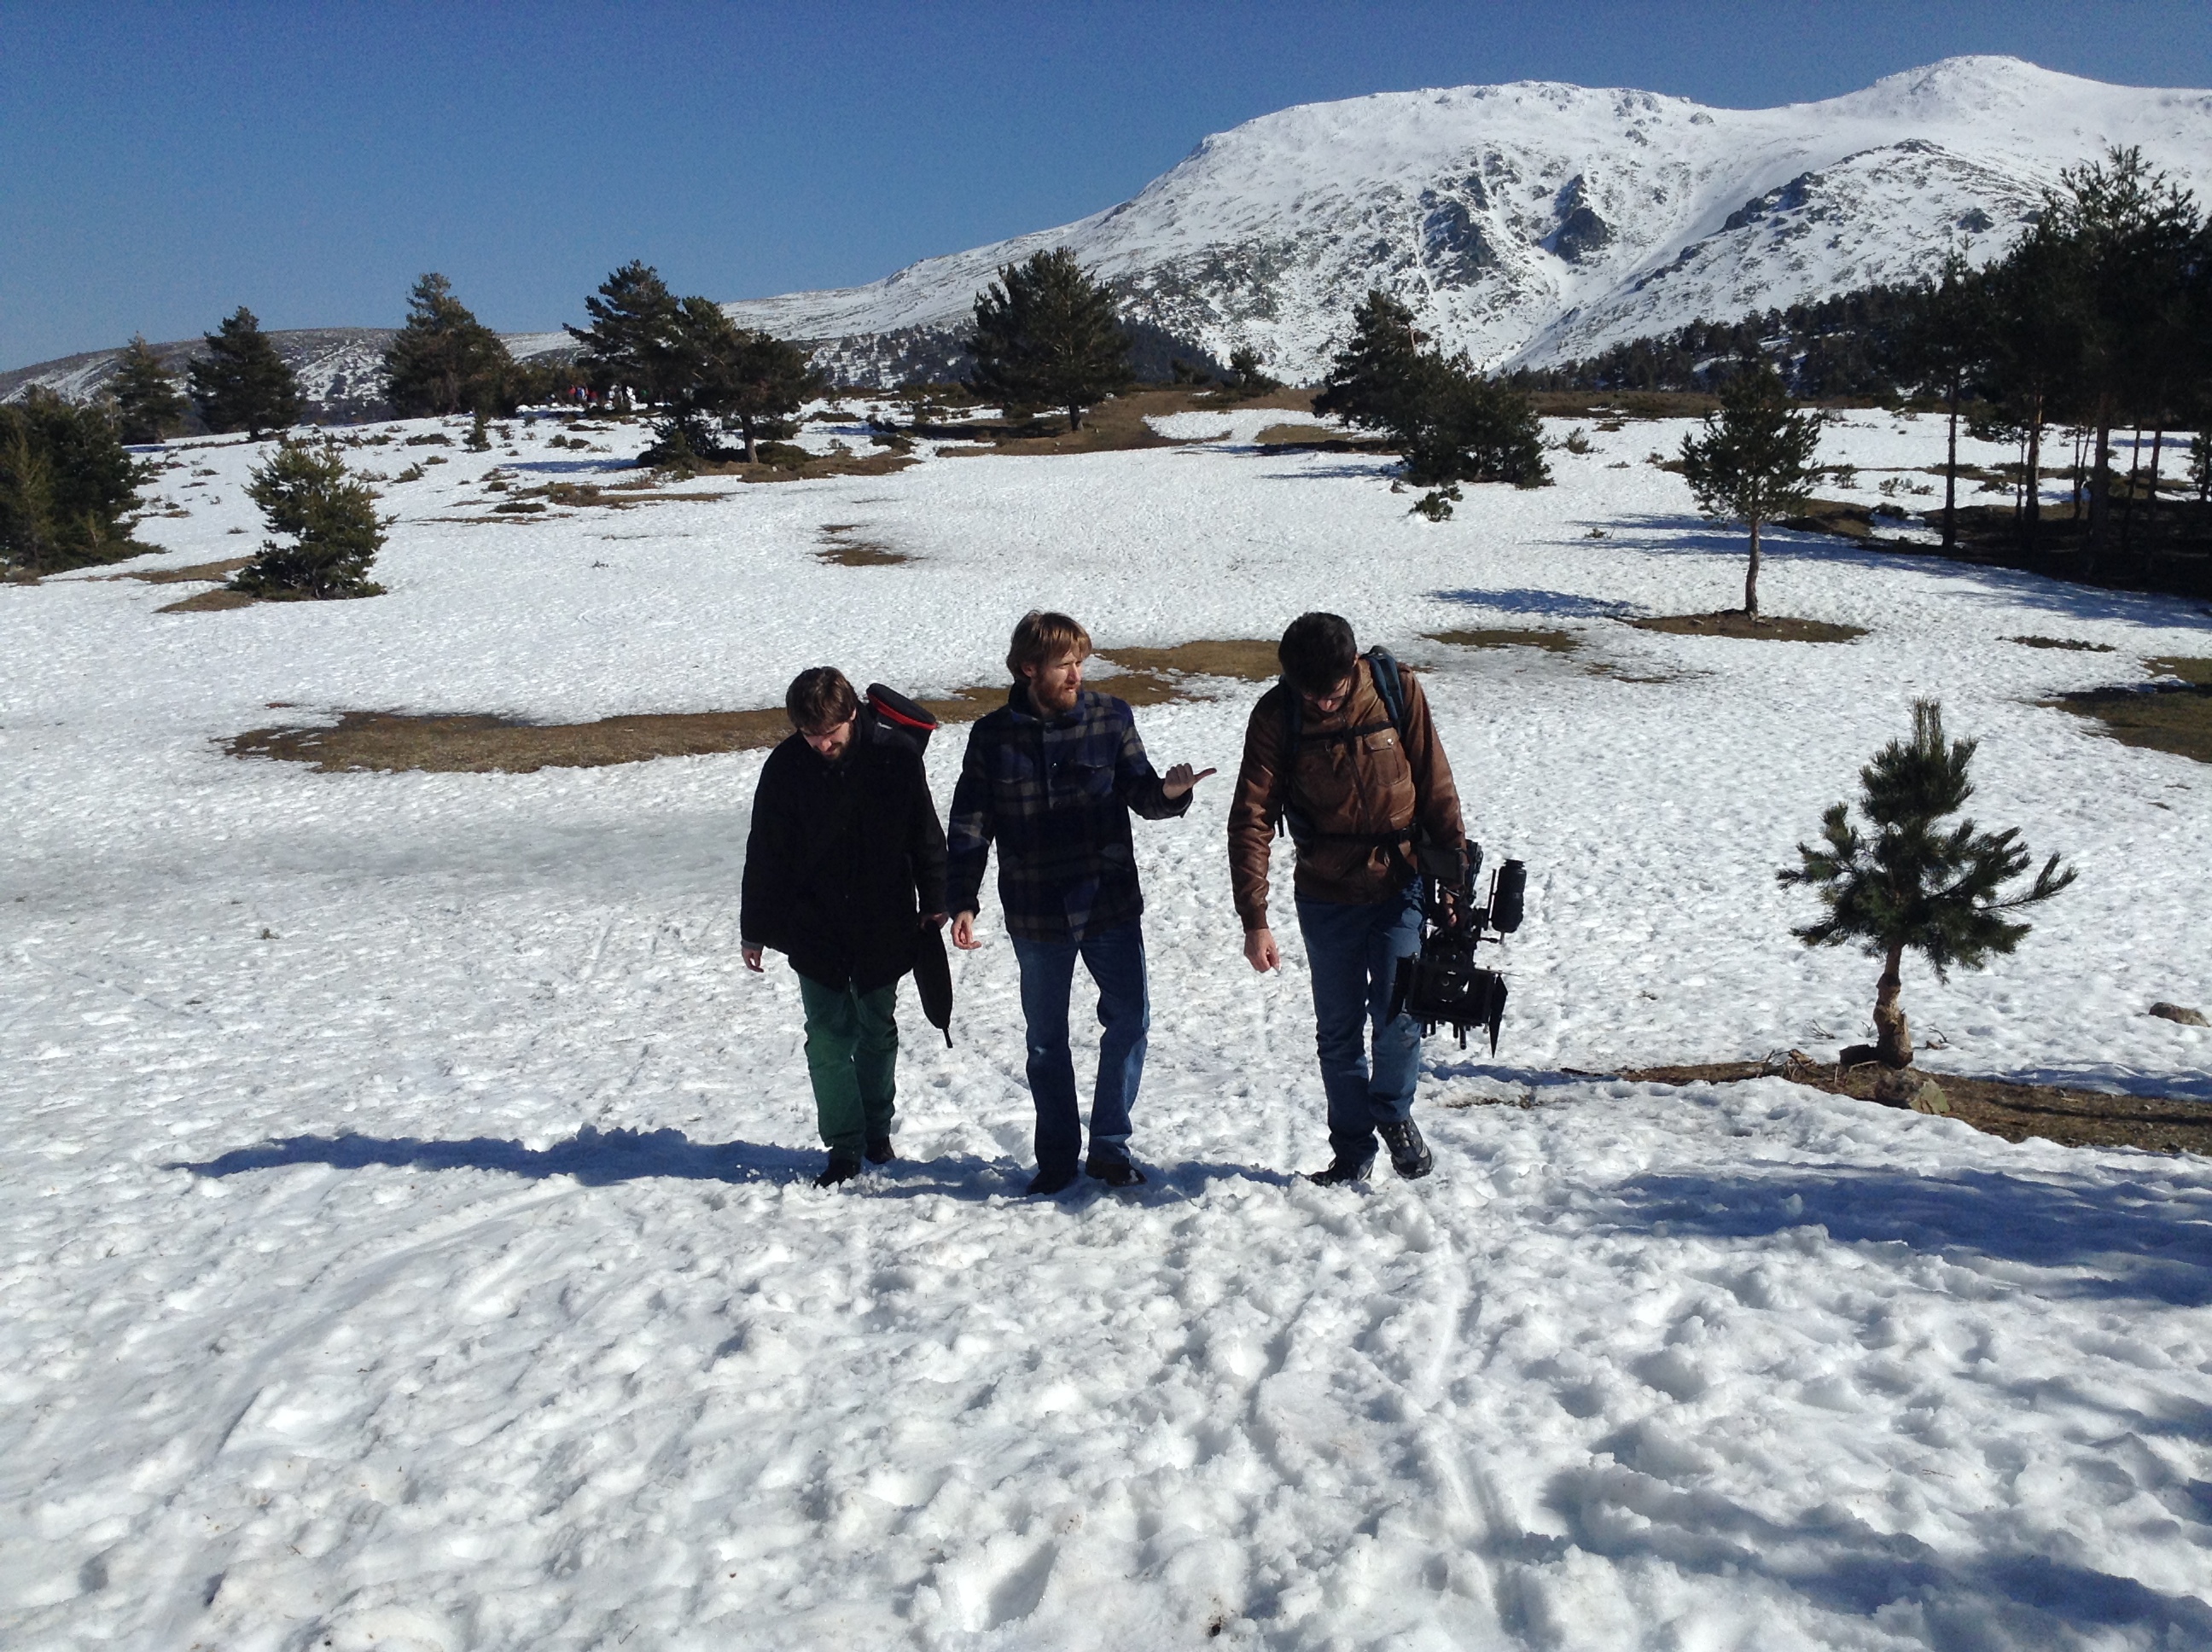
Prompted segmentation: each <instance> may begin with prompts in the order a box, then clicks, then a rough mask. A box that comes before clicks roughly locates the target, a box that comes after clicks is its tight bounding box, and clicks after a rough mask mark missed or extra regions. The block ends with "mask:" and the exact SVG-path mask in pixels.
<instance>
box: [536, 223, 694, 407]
mask: <svg viewBox="0 0 2212 1652" xmlns="http://www.w3.org/2000/svg"><path fill="white" fill-rule="evenodd" d="M584 309H585V311H586V313H587V314H589V315H590V316H591V318H592V325H590V326H588V327H565V329H564V330H565V331H567V332H568V336H569V337H572V338H574V339H575V340H576V342H577V343H580V344H581V345H582V346H583V347H584V349H583V367H584V370H585V371H586V373H587V374H590V375H591V378H592V383H593V384H594V385H595V386H597V387H598V388H599V390H600V391H601V392H604V393H605V394H608V395H611V396H613V397H615V398H618V399H619V398H621V396H622V394H623V392H624V391H625V390H628V391H631V392H635V393H636V394H637V395H638V396H639V397H640V398H641V399H643V400H644V401H645V402H646V403H647V404H659V403H660V402H663V401H665V400H666V399H667V398H668V394H669V392H670V389H671V386H672V382H673V381H674V380H675V379H676V378H677V376H678V368H677V354H678V352H677V330H678V323H679V321H680V319H681V316H680V313H679V309H680V307H679V306H678V304H677V301H676V297H675V295H673V294H672V293H671V292H670V291H669V290H668V285H667V283H666V282H664V281H662V280H661V278H660V274H659V271H658V270H655V269H653V266H652V265H651V264H646V263H644V262H642V261H641V260H639V259H636V258H633V259H631V260H630V261H629V263H628V264H624V265H623V267H622V268H621V269H619V270H616V271H615V272H614V273H613V274H612V275H611V276H608V277H607V278H606V279H605V281H603V282H600V283H599V294H598V295H597V296H596V297H591V298H586V300H585V301H584Z"/></svg>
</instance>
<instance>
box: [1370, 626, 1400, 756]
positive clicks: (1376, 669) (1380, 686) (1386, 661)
mask: <svg viewBox="0 0 2212 1652" xmlns="http://www.w3.org/2000/svg"><path fill="white" fill-rule="evenodd" d="M1367 669H1368V671H1369V672H1370V675H1372V676H1373V677H1374V678H1375V692H1376V696H1377V697H1378V698H1380V699H1381V700H1382V701H1383V710H1384V711H1386V712H1388V713H1389V714H1390V726H1391V727H1392V728H1395V729H1396V730H1397V731H1398V739H1399V741H1400V743H1401V744H1403V743H1404V741H1405V738H1406V679H1405V677H1404V675H1403V672H1404V670H1405V668H1404V667H1403V666H1401V665H1399V664H1398V659H1397V656H1396V655H1395V654H1393V653H1391V652H1390V651H1389V649H1388V648H1386V647H1383V645H1382V644H1381V643H1379V642H1378V643H1376V645H1375V646H1374V647H1372V648H1370V649H1369V650H1368V651H1367Z"/></svg>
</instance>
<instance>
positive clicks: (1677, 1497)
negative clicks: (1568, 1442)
mask: <svg viewBox="0 0 2212 1652" xmlns="http://www.w3.org/2000/svg"><path fill="white" fill-rule="evenodd" d="M2170 1478H2172V1477H2170ZM2197 1485H2201V1482H2197V1483H2192V1484H2191V1485H2181V1484H2180V1483H2179V1479H2178V1478H2176V1479H2174V1484H2172V1485H2166V1486H2161V1487H2156V1488H2152V1490H2153V1494H2154V1495H2157V1496H2160V1500H2161V1501H2163V1502H2165V1503H2167V1504H2168V1506H2169V1507H2172V1506H2174V1505H2175V1504H2177V1503H2179V1505H2180V1507H2181V1508H2182V1509H2185V1510H2187V1511H2188V1512H2189V1514H2190V1517H2191V1518H2192V1519H2194V1520H2202V1519H2203V1512H2202V1493H2201V1492H2200V1491H2197V1490H2196V1489H2195V1487H2196V1486H2197ZM1545 1501H1546V1503H1547V1504H1548V1505H1549V1506H1550V1507H1551V1508H1553V1509H1555V1510H1556V1511H1558V1512H1559V1514H1560V1515H1562V1516H1563V1517H1564V1518H1565V1521H1566V1522H1567V1525H1568V1527H1569V1528H1570V1530H1571V1532H1572V1534H1573V1536H1572V1539H1571V1541H1572V1543H1573V1545H1574V1546H1577V1547H1579V1548H1583V1549H1586V1550H1588V1551H1589V1552H1592V1553H1595V1554H1600V1555H1603V1556H1605V1557H1607V1558H1608V1559H1612V1560H1615V1561H1636V1560H1651V1559H1656V1560H1659V1561H1662V1562H1663V1563H1666V1564H1672V1565H1674V1566H1677V1567H1679V1568H1680V1569H1681V1570H1685V1571H1689V1572H1696V1573H1702V1574H1705V1575H1708V1576H1723V1577H1742V1576H1755V1577H1762V1578H1765V1579H1767V1580H1769V1581H1770V1582H1773V1583H1776V1584H1778V1585H1780V1586H1781V1587H1782V1588H1787V1589H1790V1590H1794V1591H1795V1592H1796V1593H1797V1594H1801V1595H1802V1596H1803V1597H1804V1598H1805V1599H1806V1600H1808V1602H1809V1603H1811V1604H1812V1605H1814V1606H1816V1607H1818V1608H1820V1609H1822V1610H1825V1611H1827V1612H1832V1613H1844V1614H1848V1615H1850V1616H1853V1617H1857V1618H1862V1619H1864V1618H1869V1617H1871V1616H1872V1615H1873V1614H1874V1613H1877V1612H1881V1611H1882V1610H1883V1609H1884V1608H1885V1607H1887V1608H1888V1609H1889V1611H1890V1613H1898V1612H1899V1610H1900V1608H1902V1609H1903V1610H1904V1611H1905V1612H1914V1613H1917V1616H1918V1617H1919V1619H1920V1625H1919V1628H1920V1630H1921V1632H1923V1633H1925V1634H1926V1635H1927V1636H1928V1637H1929V1640H1930V1641H1931V1642H1932V1643H1935V1644H1936V1645H1944V1646H1948V1645H1967V1644H1972V1645H1977V1646H1978V1645H1984V1644H2000V1643H2001V1644H2004V1645H2012V1646H2058V1645H2071V1644H2075V1643H2076V1637H2079V1636H2081V1635H2084V1634H2087V1635H2096V1634H2097V1631H2110V1630H2112V1629H2115V1628H2119V1627H2122V1626H2126V1627H2130V1628H2133V1629H2135V1630H2136V1631H2138V1632H2141V1631H2150V1633H2151V1634H2152V1636H2153V1637H2154V1640H2155V1643H2156V1644H2159V1645H2162V1646H2163V1645H2191V1646H2203V1645H2206V1644H2212V1606H2207V1605H2206V1604H2205V1603H2204V1602H2203V1600H2197V1599H2196V1598H2194V1597H2192V1596H2190V1595H2176V1594H2160V1592H2159V1591H2157V1590H2155V1589H2152V1588H2146V1587H2145V1586H2144V1585H2143V1584H2142V1583H2139V1582H2136V1581H2135V1580H2134V1579H2133V1578H2129V1577H2121V1576H2113V1575H2112V1574H2111V1573H2109V1572H2101V1571H2097V1570H2093V1569H2091V1568H2089V1567H2087V1566H2082V1565H2077V1564H2071V1563H2069V1562H2067V1561H2063V1560H2057V1559H2053V1558H2051V1557H2049V1556H2047V1555H2040V1554H2032V1553H2017V1552H2015V1553H2011V1554H2005V1553H1989V1552H1984V1553H1982V1554H1979V1555H1976V1556H1972V1557H1971V1558H1958V1559H1952V1558H1946V1557H1944V1556H1943V1555H1942V1554H1941V1553H1940V1552H1938V1551H1936V1549H1934V1548H1931V1547H1930V1546H1929V1545H1927V1544H1926V1543H1923V1542H1922V1541H1921V1540H1918V1539H1917V1538H1914V1537H1911V1536H1909V1535H1906V1534H1902V1533H1890V1532H1882V1531H1879V1530H1876V1529H1875V1527H1871V1526H1869V1525H1868V1524H1867V1523H1866V1522H1864V1521H1861V1520H1859V1519H1857V1518H1856V1517H1855V1516H1852V1515H1848V1514H1845V1513H1843V1512H1842V1511H1840V1510H1837V1511H1835V1512H1833V1513H1832V1514H1829V1515H1825V1516H1824V1515H1810V1516H1808V1517H1807V1518H1805V1519H1803V1520H1801V1521H1796V1523H1794V1524H1793V1523H1784V1522H1782V1521H1773V1520H1770V1519H1767V1518H1766V1517H1765V1516H1764V1515H1759V1514H1755V1513H1753V1512H1752V1511H1751V1510H1749V1509H1744V1508H1741V1507H1740V1506H1738V1505H1737V1504H1735V1503H1732V1502H1730V1501H1729V1499H1728V1498H1726V1497H1721V1496H1719V1495H1718V1494H1717V1493H1715V1492H1712V1491H1705V1490H1703V1489H1689V1490H1686V1489H1683V1488H1680V1487H1678V1486H1675V1485H1671V1484H1669V1483H1668V1482H1667V1481H1665V1480H1662V1479H1655V1478H1653V1477H1652V1476H1650V1475H1648V1474H1644V1473H1638V1472H1637V1471H1636V1470H1634V1469H1632V1468H1631V1467H1626V1466H1614V1465H1611V1464H1607V1465H1604V1466H1601V1467H1591V1468H1585V1469H1574V1470H1570V1471H1568V1472H1566V1473H1561V1474H1559V1475H1557V1476H1555V1477H1554V1478H1553V1479H1552V1481H1551V1482H1550V1484H1549V1485H1547V1488H1546V1492H1545ZM1525 1541H1528V1540H1524V1542H1525ZM1558 1541H1559V1540H1556V1539H1555V1540H1552V1542H1553V1543H1555V1544H1556V1543H1558ZM1530 1558H1537V1557H1534V1556H1532V1557H1530ZM1542 1558H1551V1557H1549V1556H1548V1555H1547V1556H1544V1557H1542ZM1906 1621H1910V1619H1906ZM1900 1626H1901V1625H1900ZM1992 1631H1995V1632H1994V1633H1993V1632H1992ZM2098 1641H2099V1644H2104V1643H2105V1642H2104V1639H2103V1637H2101V1636H2100V1637H2098ZM2130 1644H2138V1643H2137V1642H2135V1641H2133V1640H2132V1639H2131V1640H2130Z"/></svg>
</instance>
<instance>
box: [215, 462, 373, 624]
mask: <svg viewBox="0 0 2212 1652" xmlns="http://www.w3.org/2000/svg"><path fill="white" fill-rule="evenodd" d="M246 495H247V496H248V497H249V498H251V499H252V501H253V502H254V503H255V504H257V505H258V506H260V507H261V514H262V517H263V519H264V520H266V521H267V523H268V524H269V527H270V531H271V532H274V533H281V534H286V535H289V536H290V538H291V543H290V544H279V543H278V542H277V541H276V540H274V539H264V540H263V541H262V542H261V554H260V555H259V556H256V557H255V558H254V559H253V560H252V562H248V563H247V564H246V566H245V567H244V568H240V570H239V571H238V573H237V574H235V575H234V577H233V578H232V580H231V582H230V588H231V589H232V590H234V591H242V592H246V594H247V595H249V596H254V597H264V598H331V597H374V596H375V595H377V594H378V593H379V592H381V591H382V590H383V589H384V587H383V586H380V585H374V584H372V583H371V582H370V581H369V579H368V566H369V564H370V563H371V562H374V561H375V560H376V553H377V552H378V550H380V549H381V548H382V547H383V544H384V530H385V528H386V525H387V524H386V523H385V522H383V521H381V520H380V519H378V517H377V514H376V495H374V493H372V492H371V491H369V487H368V483H365V482H363V481H362V480H361V479H360V478H359V477H356V476H353V475H351V474H349V472H348V471H347V470H346V467H345V461H344V460H343V459H341V458H340V457H339V455H338V450H337V446H336V444H334V443H331V442H327V441H326V442H325V443H323V444H322V445H321V446H319V447H318V446H312V445H310V444H308V443H307V442H300V441H293V440H289V438H288V439H286V440H284V441H283V442H281V443H280V444H279V445H278V446H277V448H276V452H273V453H271V454H270V456H269V457H268V458H267V459H264V460H263V461H262V463H261V464H259V465H257V466H255V467H254V470H253V473H252V479H251V480H250V481H249V482H248V483H246Z"/></svg>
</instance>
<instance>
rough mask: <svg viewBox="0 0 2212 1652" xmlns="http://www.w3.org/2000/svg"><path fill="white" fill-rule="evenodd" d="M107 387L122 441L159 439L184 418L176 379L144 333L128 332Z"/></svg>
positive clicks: (182, 403) (183, 404)
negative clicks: (123, 347)
mask: <svg viewBox="0 0 2212 1652" xmlns="http://www.w3.org/2000/svg"><path fill="white" fill-rule="evenodd" d="M107 390H108V393H109V394H110V395H112V396H113V397H114V398H115V420H116V428H117V433H118V434H119V435H120V436H121V437H122V439H123V440H125V441H128V442H149V441H159V440H161V438H162V437H163V436H165V435H167V434H168V433H169V432H170V431H172V430H173V429H175V428H177V426H178V425H179V424H181V423H182V422H184V417H185V398H184V397H183V396H182V395H181V394H179V392H178V390H177V381H176V380H175V378H173V376H172V375H171V374H170V372H169V370H168V369H167V367H163V366H162V365H161V357H160V356H158V355H155V354H154V350H153V347H152V346H151V345H149V343H147V342H146V339H145V337H144V335H143V334H140V333H133V334H132V335H131V343H130V344H129V345H128V346H127V347H126V348H125V350H124V352H123V356H122V360H121V361H120V362H119V363H118V366H117V367H116V371H115V376H114V377H113V378H112V379H110V380H108V381H107Z"/></svg>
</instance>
